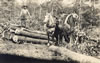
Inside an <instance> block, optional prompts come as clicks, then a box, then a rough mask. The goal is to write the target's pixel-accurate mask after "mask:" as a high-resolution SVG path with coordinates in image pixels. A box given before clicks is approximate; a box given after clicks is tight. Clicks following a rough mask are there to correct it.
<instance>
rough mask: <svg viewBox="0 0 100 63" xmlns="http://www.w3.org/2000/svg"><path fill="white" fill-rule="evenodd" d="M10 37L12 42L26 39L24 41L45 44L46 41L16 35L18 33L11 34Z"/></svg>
mask: <svg viewBox="0 0 100 63" xmlns="http://www.w3.org/2000/svg"><path fill="white" fill-rule="evenodd" d="M12 39H13V41H14V42H18V41H26V42H32V43H37V44H47V43H48V41H47V40H42V39H34V38H30V37H25V36H18V35H15V36H13V38H12Z"/></svg>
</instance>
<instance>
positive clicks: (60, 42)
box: [59, 34, 63, 45]
mask: <svg viewBox="0 0 100 63" xmlns="http://www.w3.org/2000/svg"><path fill="white" fill-rule="evenodd" d="M62 42H63V35H62V34H60V35H59V45H60V44H62Z"/></svg>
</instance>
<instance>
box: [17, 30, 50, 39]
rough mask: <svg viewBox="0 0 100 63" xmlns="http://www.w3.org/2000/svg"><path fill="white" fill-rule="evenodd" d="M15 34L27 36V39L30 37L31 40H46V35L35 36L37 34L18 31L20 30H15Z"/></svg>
mask: <svg viewBox="0 0 100 63" xmlns="http://www.w3.org/2000/svg"><path fill="white" fill-rule="evenodd" d="M15 34H18V35H23V36H27V37H31V38H37V39H44V40H48V37H47V36H46V35H41V34H37V33H30V32H27V31H23V30H20V29H16V31H15Z"/></svg>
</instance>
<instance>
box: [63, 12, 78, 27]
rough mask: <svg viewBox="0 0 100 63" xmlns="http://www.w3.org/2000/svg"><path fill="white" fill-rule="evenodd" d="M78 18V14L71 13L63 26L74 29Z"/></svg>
mask: <svg viewBox="0 0 100 63" xmlns="http://www.w3.org/2000/svg"><path fill="white" fill-rule="evenodd" d="M78 18H79V16H78V14H76V13H71V14H69V15H68V16H67V17H66V19H65V22H64V24H65V25H67V26H68V27H69V28H71V27H75V26H76V23H77V22H78Z"/></svg>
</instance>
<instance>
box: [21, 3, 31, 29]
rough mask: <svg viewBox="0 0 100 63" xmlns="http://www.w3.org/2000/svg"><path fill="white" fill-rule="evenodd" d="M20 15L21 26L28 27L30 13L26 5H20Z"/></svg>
mask: <svg viewBox="0 0 100 63" xmlns="http://www.w3.org/2000/svg"><path fill="white" fill-rule="evenodd" d="M20 17H21V27H24V28H28V27H29V22H30V21H29V18H30V17H31V16H30V13H29V11H28V9H27V6H26V5H23V6H22V10H21V13H20ZM28 17H29V18H28Z"/></svg>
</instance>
